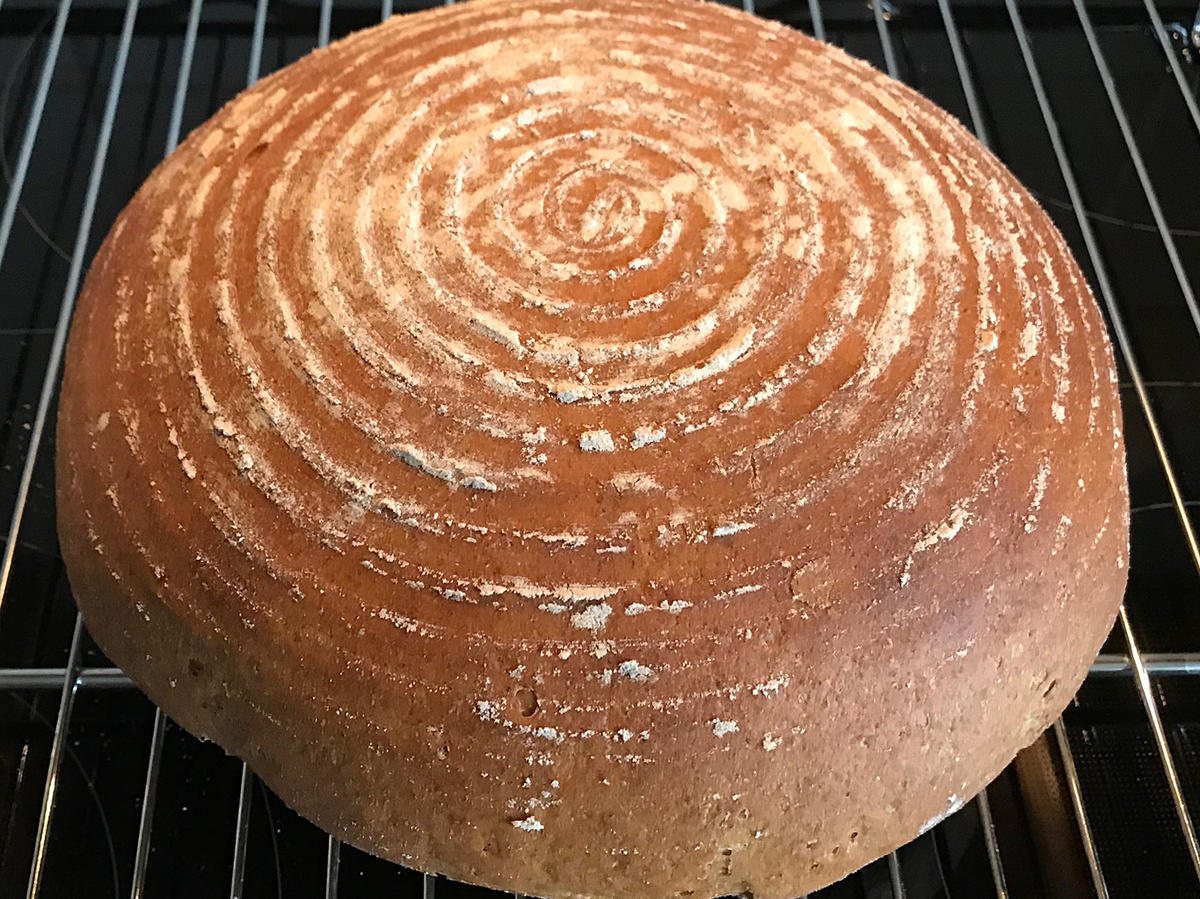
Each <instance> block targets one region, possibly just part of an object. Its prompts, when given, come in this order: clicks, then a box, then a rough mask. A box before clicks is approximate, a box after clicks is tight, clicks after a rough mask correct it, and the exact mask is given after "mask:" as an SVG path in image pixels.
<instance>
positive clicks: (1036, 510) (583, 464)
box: [58, 0, 1128, 899]
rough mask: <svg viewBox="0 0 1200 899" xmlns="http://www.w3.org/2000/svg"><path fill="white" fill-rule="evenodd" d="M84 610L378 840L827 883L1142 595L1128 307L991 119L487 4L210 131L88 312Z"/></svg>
mask: <svg viewBox="0 0 1200 899" xmlns="http://www.w3.org/2000/svg"><path fill="white" fill-rule="evenodd" d="M58 496H59V505H58V508H59V519H60V531H61V537H62V550H63V555H64V558H65V559H66V563H67V567H68V571H69V574H70V578H71V582H72V585H73V587H74V590H75V593H76V595H77V597H78V601H79V605H80V608H81V610H82V611H83V614H84V616H85V618H86V621H87V624H88V627H89V628H90V630H91V632H92V633H93V634H94V636H95V638H96V639H97V640H98V641H99V643H100V645H101V646H102V647H103V648H104V650H105V651H106V652H107V653H108V654H109V655H110V656H111V658H112V659H113V661H114V662H116V663H117V664H119V665H121V666H122V667H123V668H124V669H125V670H126V671H128V673H129V675H130V676H131V677H132V678H133V679H134V680H135V681H136V682H137V683H138V684H139V685H140V686H141V687H142V688H143V689H144V690H145V691H146V693H147V694H148V695H149V696H150V697H151V698H152V699H153V700H154V702H156V703H158V704H159V705H161V706H162V708H163V709H164V710H165V711H166V712H167V713H168V714H170V715H171V716H172V717H173V718H174V719H175V720H176V721H178V722H179V723H180V724H181V725H182V726H184V727H185V728H187V729H188V730H190V731H191V732H193V733H195V734H197V735H199V736H202V737H206V738H209V739H212V740H215V741H216V742H218V743H219V744H220V745H221V746H223V747H225V748H226V749H227V750H228V751H229V752H231V753H235V754H237V755H238V756H240V757H242V758H244V759H245V760H246V761H247V762H248V763H249V764H250V766H251V767H252V768H253V770H254V771H255V772H257V773H258V774H259V775H260V776H261V777H262V778H263V779H264V780H265V781H266V783H267V784H268V785H269V786H270V787H271V788H272V789H273V790H274V791H275V792H276V793H278V795H279V796H280V797H282V799H283V800H284V801H286V802H287V803H288V804H289V805H291V806H292V807H294V808H295V809H296V810H297V811H299V812H300V813H301V814H303V815H305V816H306V817H308V818H310V819H311V820H313V821H314V822H316V823H317V824H318V825H320V826H321V827H323V828H325V829H327V830H328V831H330V832H331V833H333V834H335V835H336V836H338V837H340V838H342V839H344V840H347V841H348V842H350V843H352V844H354V845H356V846H360V847H362V848H364V849H366V850H368V851H370V852H373V853H377V854H379V855H382V856H385V857H387V858H389V859H393V860H395V861H397V862H400V863H403V864H405V865H409V866H412V867H415V868H419V869H421V870H425V871H439V872H442V873H445V874H447V875H449V876H451V877H454V878H458V879H461V880H466V881H471V882H474V883H480V884H485V885H488V886H491V887H495V888H499V889H504V890H513V891H517V892H521V893H528V894H533V895H537V896H545V897H555V899H557V897H573V896H592V897H604V899H658V897H672V896H696V897H702V899H703V897H712V896H717V895H722V894H730V893H753V894H756V895H759V896H762V897H768V899H785V897H793V896H796V895H797V894H799V893H801V892H804V891H808V890H813V889H815V888H817V887H820V886H821V885H823V884H826V883H829V882H831V881H833V880H836V879H838V878H840V877H842V876H844V875H845V874H846V873H848V872H850V871H852V870H854V869H856V868H858V867H860V866H861V865H863V864H865V863H867V862H869V861H870V860H872V859H874V858H877V857H878V856H880V855H881V854H883V853H885V852H887V851H888V850H891V849H893V848H895V847H896V846H898V845H900V844H901V843H903V842H905V841H907V840H909V839H911V838H912V837H914V836H916V835H917V834H918V833H920V832H922V830H924V829H926V828H929V827H930V826H932V825H933V824H934V823H936V822H937V821H938V820H940V819H941V818H942V817H943V816H945V815H946V814H948V813H950V812H953V811H954V810H955V809H956V808H957V807H958V806H959V805H960V804H961V803H962V802H963V801H964V800H967V799H969V798H970V797H971V796H973V795H974V794H975V793H976V792H977V791H978V790H979V789H980V788H981V787H983V786H984V785H985V784H986V783H987V782H988V781H989V779H991V778H992V777H994V776H995V775H996V774H997V773H998V772H999V771H1000V770H1001V769H1002V768H1003V767H1004V765H1005V764H1006V763H1007V762H1008V761H1009V760H1010V759H1011V758H1012V757H1013V755H1014V753H1015V752H1016V751H1017V750H1018V749H1020V748H1021V747H1022V746H1025V745H1026V744H1028V743H1029V742H1030V741H1031V740H1033V739H1034V738H1035V737H1036V736H1037V735H1038V734H1039V733H1040V732H1041V731H1042V730H1043V729H1044V728H1045V727H1046V726H1047V724H1048V723H1049V722H1050V721H1051V720H1052V719H1053V718H1054V717H1055V716H1056V715H1057V714H1058V713H1059V712H1060V710H1061V709H1062V708H1063V706H1064V705H1065V704H1066V703H1067V701H1068V699H1069V698H1070V696H1071V695H1072V693H1073V692H1074V690H1075V689H1076V687H1077V686H1078V685H1079V683H1080V681H1081V679H1082V678H1083V676H1084V674H1085V672H1086V670H1087V667H1088V664H1089V662H1090V660H1091V659H1092V657H1093V656H1094V654H1095V653H1096V651H1097V649H1098V647H1099V646H1100V643H1101V641H1102V640H1103V638H1104V637H1105V635H1106V633H1107V632H1108V629H1109V627H1110V624H1111V622H1112V619H1113V616H1114V614H1115V612H1116V610H1117V607H1118V604H1119V602H1120V598H1121V593H1122V587H1123V584H1124V579H1125V576H1124V569H1125V563H1126V554H1127V541H1128V520H1127V501H1126V481H1125V471H1124V457H1123V447H1122V437H1121V429H1120V413H1119V408H1118V401H1117V391H1116V387H1115V383H1114V368H1113V360H1112V357H1111V352H1110V349H1109V345H1108V343H1107V340H1106V336H1105V330H1104V325H1103V322H1102V320H1101V318H1100V315H1099V313H1098V310H1097V307H1096V305H1095V303H1094V301H1093V299H1092V297H1091V295H1090V293H1089V291H1088V288H1087V286H1086V284H1085V282H1084V278H1083V276H1082V275H1081V274H1080V271H1079V268H1078V267H1077V266H1076V264H1075V263H1074V262H1073V261H1072V259H1071V257H1070V255H1069V253H1068V251H1067V248H1066V247H1065V245H1064V243H1063V241H1062V239H1061V238H1060V236H1059V235H1058V233H1057V232H1056V231H1055V229H1054V228H1053V226H1052V225H1051V223H1050V221H1049V220H1048V219H1047V217H1046V216H1045V215H1044V214H1043V213H1042V212H1041V210H1040V209H1039V208H1038V207H1037V206H1036V205H1035V203H1034V202H1033V201H1032V200H1031V199H1030V197H1029V195H1028V194H1027V193H1026V192H1025V191H1024V190H1023V189H1022V188H1021V187H1020V186H1019V185H1018V184H1017V183H1016V181H1015V180H1014V179H1013V177H1012V176H1011V175H1010V174H1009V173H1008V172H1006V171H1005V169H1004V168H1003V167H1002V166H1001V165H1000V164H999V163H998V162H997V161H996V160H995V159H994V158H993V157H992V156H991V155H990V154H989V153H988V152H987V151H986V150H985V149H984V148H983V147H981V146H980V145H979V144H978V143H977V142H976V141H974V140H973V139H972V138H971V137H970V136H969V135H968V134H967V133H966V132H965V131H964V130H963V129H962V128H961V127H960V126H959V125H958V124H957V123H956V122H955V121H953V120H952V119H951V118H949V117H948V116H947V115H946V114H945V113H943V112H941V111H939V110H938V109H936V108H935V107H934V106H932V105H931V104H930V103H929V102H927V101H926V100H924V99H922V98H921V97H919V96H918V95H916V94H915V93H913V92H912V91H910V90H908V89H907V88H905V87H904V86H902V85H900V84H898V83H896V82H895V81H892V80H890V79H888V78H886V77H884V76H883V75H881V74H879V73H878V72H876V71H874V70H872V69H871V68H869V67H868V66H867V65H865V64H863V63H861V62H858V61H855V60H853V59H851V58H849V57H847V56H846V55H844V54H843V53H841V52H840V51H838V50H836V49H833V48H831V47H828V46H825V45H822V44H819V43H817V42H815V41H813V40H811V39H809V38H807V37H805V36H803V35H801V34H799V33H796V32H794V31H791V30H788V29H787V28H784V27H782V26H779V25H775V24H771V23H768V22H764V21H760V20H757V19H754V18H752V17H750V16H747V15H744V14H742V13H740V12H735V11H732V10H730V9H727V8H725V7H722V6H718V5H715V4H702V3H695V2H690V0H688V2H666V0H621V2H617V3H611V2H603V3H601V2H587V0H570V2H562V0H476V2H471V3H467V4H462V5H456V6H453V7H448V8H445V9H437V10H435V11H430V12H423V13H420V14H416V15H411V16H404V17H400V18H395V19H392V20H390V21H388V22H387V23H386V24H383V25H381V26H379V27H376V28H371V29H368V30H366V31H363V32H360V33H357V34H355V35H352V36H351V37H349V38H347V39H345V40H343V41H341V42H339V43H336V44H334V45H333V46H331V47H330V48H328V49H327V50H321V51H318V52H315V53H313V54H312V55H310V56H308V57H307V58H305V59H303V60H302V61H300V62H298V63H296V64H295V65H292V66H290V67H288V68H286V69H284V70H282V71H280V72H278V73H276V74H274V75H272V76H270V77H268V78H266V79H264V80H263V81H262V82H260V83H259V84H258V85H257V86H255V87H254V88H252V89H250V90H248V91H246V92H245V93H243V94H241V95H240V96H238V97H237V98H236V99H235V100H233V101H232V102H231V103H229V104H228V105H227V106H226V107H225V108H224V109H222V110H221V111H220V112H219V113H218V114H217V115H216V116H214V117H213V118H212V119H211V120H210V121H209V122H207V123H206V124H204V125H203V126H201V127H200V128H198V129H197V130H196V131H195V132H194V133H193V134H192V135H191V136H190V137H189V138H188V139H187V140H186V141H185V142H184V144H183V145H182V146H181V147H180V148H179V150H178V151H177V152H176V153H174V154H173V155H172V156H171V157H170V158H169V159H167V160H166V161H165V162H164V163H163V164H162V165H161V166H160V167H159V168H158V169H157V170H156V171H155V172H154V173H153V175H152V176H151V177H150V178H149V180H148V181H147V182H146V184H145V185H144V186H143V187H142V188H141V190H140V191H139V192H138V194H137V195H136V197H135V198H134V199H133V201H132V202H131V203H130V204H129V206H128V207H127V208H126V209H125V210H124V212H123V213H122V214H121V215H120V217H119V218H118V220H117V222H116V224H115V225H114V227H113V228H112V231H111V232H110V233H109V235H108V237H107V239H106V240H105V242H104V245H103V247H102V248H101V250H100V251H99V255H98V256H97V258H96V260H95V263H94V264H93V266H92V269H91V272H90V274H89V275H88V278H87V282H86V286H85V288H84V290H83V292H82V294H81V296H80V299H79V305H78V309H77V312H76V314H75V319H74V323H73V330H72V334H71V340H70V347H69V355H68V362H67V367H66V373H65V380H64V384H63V392H62V401H61V410H60V415H59V421H58Z"/></svg>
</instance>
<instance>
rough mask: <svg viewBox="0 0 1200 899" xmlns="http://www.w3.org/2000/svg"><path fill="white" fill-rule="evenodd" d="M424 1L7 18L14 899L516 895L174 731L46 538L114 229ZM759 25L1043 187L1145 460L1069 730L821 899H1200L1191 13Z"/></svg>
mask: <svg viewBox="0 0 1200 899" xmlns="http://www.w3.org/2000/svg"><path fill="white" fill-rule="evenodd" d="M421 5H422V4H412V3H399V2H398V3H396V6H395V8H393V0H381V2H379V3H376V2H374V0H308V2H303V0H233V2H231V0H207V2H206V0H0V79H3V85H2V87H0V129H3V130H2V131H0V157H2V160H3V167H2V168H3V171H2V175H3V181H2V182H0V185H2V186H0V197H2V198H3V199H2V206H0V410H2V413H0V516H10V517H6V518H4V519H3V520H7V521H8V522H9V523H8V527H7V536H6V541H5V543H4V554H3V557H2V559H0V602H2V605H0V899H7V897H19V896H27V897H35V896H41V897H79V896H86V897H91V896H96V897H106V896H110V895H111V896H125V895H129V896H130V897H133V899H138V897H143V896H145V897H151V896H153V897H157V896H170V897H210V896H218V895H224V894H226V893H228V895H229V896H230V897H235V899H236V897H259V896H276V897H284V896H287V897H293V896H297V897H299V896H314V897H315V896H322V895H323V896H325V897H328V899H332V897H336V896H339V895H341V896H342V897H355V896H385V895H386V896H392V895H415V894H416V893H417V892H418V891H419V892H420V894H421V896H422V899H434V897H435V895H436V896H438V897H442V899H453V897H455V896H464V897H465V896H468V895H469V896H472V897H478V896H484V895H486V894H489V893H492V892H493V891H489V890H480V889H477V888H473V887H467V886H465V885H462V884H457V883H453V882H451V881H448V880H445V879H442V878H436V877H433V876H429V875H420V874H417V873H414V872H410V871H405V870H403V869H401V868H396V867H394V866H391V865H388V864H386V863H384V862H381V861H378V860H376V859H372V858H370V857H368V856H366V855H364V854H363V853H360V852H358V851H356V850H353V849H350V848H349V847H343V846H340V845H339V844H338V842H337V841H336V840H333V839H332V838H329V837H326V836H325V835H323V834H321V833H320V832H319V831H317V830H316V828H314V827H312V826H311V825H309V824H307V823H305V822H304V821H302V820H301V819H299V818H298V817H297V816H295V815H294V814H293V813H292V812H290V811H289V810H287V809H286V808H285V807H284V806H283V805H282V804H281V803H280V802H279V800H277V799H276V798H275V797H274V796H272V795H270V794H269V792H268V791H267V790H266V789H265V787H263V786H262V784H261V783H259V782H258V781H257V779H256V778H255V777H254V775H253V774H252V773H251V772H250V771H249V770H248V769H247V768H246V767H245V766H244V765H242V764H241V763H240V762H237V761H236V760H234V759H230V758H228V757H226V756H225V755H224V754H223V753H222V752H221V751H220V750H219V749H217V748H216V747H214V746H211V745H207V744H202V743H200V742H198V741H195V740H193V739H192V738H190V737H189V736H187V735H186V734H185V733H184V732H183V731H182V730H180V729H179V728H177V727H176V726H174V725H173V724H172V723H171V722H169V721H168V720H167V719H166V718H165V716H164V715H163V714H162V713H161V712H159V711H158V710H156V709H154V708H153V707H152V706H151V705H150V704H149V702H148V701H147V700H146V699H144V698H143V697H142V696H141V694H140V693H138V692H137V691H136V690H133V689H131V686H132V685H131V684H130V682H129V680H128V679H127V678H126V677H125V676H124V674H123V673H122V672H121V671H120V670H118V669H116V668H113V667H110V663H108V662H107V660H105V659H104V658H103V656H102V655H101V654H100V652H99V650H98V649H97V648H96V647H95V646H94V644H92V642H91V641H90V639H89V638H88V636H87V634H86V632H85V630H84V628H83V626H82V623H81V621H80V619H79V617H78V615H77V613H76V612H75V610H74V605H73V603H72V602H71V598H70V592H69V588H68V586H67V584H66V580H65V577H64V575H63V572H62V566H61V563H60V561H59V559H58V555H57V544H56V541H55V536H54V502H53V465H52V460H53V451H54V447H53V428H52V426H51V425H52V422H53V420H54V414H55V396H56V387H57V382H58V375H59V369H60V364H61V360H62V352H63V345H64V340H65V336H66V329H67V325H68V320H69V317H70V313H71V309H72V305H73V303H74V300H75V296H76V292H77V289H78V287H79V283H80V279H81V275H82V273H83V272H84V269H85V266H86V264H87V262H88V260H89V258H90V255H91V253H92V252H93V251H94V249H95V247H96V244H97V242H98V240H99V238H100V237H101V236H102V235H103V233H104V231H105V230H106V228H107V227H108V225H109V223H110V222H111V221H112V219H113V217H114V216H115V214H116V212H117V211H118V210H119V209H120V207H121V206H122V205H123V204H124V202H125V201H126V200H127V199H128V198H129V197H130V196H131V195H132V192H133V190H134V189H135V188H136V186H137V185H138V183H140V181H141V180H142V179H143V178H144V177H145V176H146V174H148V172H149V169H150V168H151V167H152V166H153V165H154V164H155V163H156V162H157V161H158V159H159V158H160V157H161V155H162V154H163V153H168V152H170V151H171V150H172V149H173V148H174V147H175V145H176V143H177V142H178V140H179V138H180V135H181V134H182V133H184V130H185V129H187V128H190V127H194V126H195V125H196V124H199V122H201V121H202V120H203V119H204V118H206V117H207V116H208V115H209V114H211V113H212V112H213V111H215V109H216V108H217V107H218V106H219V105H220V103H222V102H223V101H224V100H226V99H228V98H229V97H230V96H232V95H233V94H234V93H236V91H237V90H239V89H240V88H241V87H242V86H244V85H246V84H251V83H253V82H254V81H256V80H257V79H258V78H259V76H260V75H262V74H263V73H265V72H267V71H270V70H271V69H273V68H275V67H277V66H279V65H284V64H286V63H288V62H291V61H293V60H294V59H296V58H299V57H300V56H301V55H303V54H304V53H306V52H307V51H308V50H310V49H312V47H314V46H320V45H323V44H325V43H327V42H328V41H329V40H330V39H331V37H335V36H337V35H341V34H344V33H347V32H349V31H352V30H354V29H356V28H360V27H363V26H365V25H368V24H371V23H372V22H374V21H378V20H379V18H380V17H384V18H386V17H387V16H389V15H392V14H393V13H399V12H406V11H409V10H411V9H415V8H419V6H421ZM424 5H429V4H424ZM735 5H736V4H735ZM742 5H743V6H744V7H745V8H746V9H747V10H748V11H750V12H755V13H757V14H759V15H763V16H766V17H769V18H774V19H779V20H781V21H785V22H788V23H789V24H792V25H795V26H797V27H800V28H804V29H806V30H808V31H809V32H810V33H812V34H814V35H815V36H816V37H818V38H819V39H822V40H829V41H832V42H834V43H838V44H841V45H842V46H844V47H845V48H846V49H847V50H849V51H850V52H852V53H854V54H856V55H859V56H862V57H864V58H866V59H868V60H869V61H871V62H872V63H874V64H875V65H877V66H879V67H880V68H882V69H884V70H886V71H887V72H888V73H889V74H891V75H893V76H894V77H897V78H900V79H902V80H905V81H907V82H908V83H909V84H911V85H912V86H914V87H916V88H917V89H918V90H920V91H922V92H924V93H925V94H927V95H928V96H929V97H931V98H932V99H933V100H934V101H936V102H938V103H939V104H941V105H942V106H944V107H946V108H947V109H949V110H950V111H951V112H953V113H954V114H956V115H958V116H959V117H960V118H961V119H962V120H963V121H964V122H965V123H966V124H967V125H969V126H970V127H971V128H972V129H973V130H974V132H975V133H976V134H977V135H978V137H979V139H980V140H981V141H983V142H984V143H985V144H987V145H988V146H989V147H991V148H992V149H993V150H994V151H996V152H997V153H998V155H1000V157H1001V158H1002V159H1004V161H1005V162H1006V163H1007V164H1008V165H1009V166H1010V168H1012V169H1013V170H1014V171H1015V172H1016V173H1017V175H1018V177H1020V178H1021V179H1022V180H1023V181H1024V183H1026V185H1028V186H1029V187H1030V189H1031V190H1033V191H1034V193H1035V195H1036V196H1037V197H1038V199H1039V201H1040V202H1041V203H1042V204H1043V205H1044V206H1045V207H1046V209H1047V210H1048V211H1049V212H1050V213H1051V215H1052V216H1053V217H1054V218H1055V220H1056V221H1057V223H1058V225H1059V227H1060V228H1061V229H1062V230H1063V232H1064V234H1065V235H1066V236H1067V238H1068V240H1069V241H1070V243H1071V244H1072V246H1073V248H1074V250H1075V252H1076V255H1077V257H1078V258H1079V260H1080V262H1081V264H1082V265H1083V266H1084V268H1085V270H1086V271H1087V274H1088V276H1089V278H1090V280H1091V282H1092V284H1093V286H1094V288H1095V290H1096V294H1097V297H1098V299H1099V300H1100V301H1101V303H1102V306H1103V308H1104V311H1105V313H1106V316H1107V320H1108V324H1109V326H1110V330H1111V333H1112V336H1113V338H1114V342H1115V345H1116V348H1117V352H1118V357H1119V365H1120V370H1121V393H1122V400H1123V402H1124V407H1125V417H1126V431H1127V440H1128V444H1129V453H1130V459H1129V462H1130V475H1131V488H1132V495H1133V502H1134V508H1133V513H1134V514H1133V537H1132V542H1133V549H1132V563H1131V569H1130V584H1129V590H1128V593H1127V596H1126V604H1125V607H1124V608H1122V610H1121V614H1120V617H1119V619H1118V622H1117V626H1116V628H1115V629H1114V632H1113V634H1112V635H1111V637H1110V639H1109V642H1108V644H1107V645H1106V647H1105V649H1104V652H1103V653H1102V654H1101V655H1100V657H1099V658H1098V659H1097V660H1096V662H1095V664H1094V665H1093V667H1092V674H1091V676H1090V677H1089V678H1088V680H1087V682H1086V683H1085V684H1084V686H1083V688H1082V689H1081V690H1080V692H1079V694H1078V696H1077V697H1076V698H1075V700H1074V702H1073V703H1072V705H1071V707H1070V708H1069V709H1068V710H1067V713H1066V714H1065V715H1064V717H1063V718H1062V719H1060V720H1059V721H1057V722H1055V724H1054V726H1053V727H1052V729H1051V730H1050V731H1049V732H1048V734H1047V735H1046V736H1045V737H1043V739H1042V740H1041V741H1040V742H1039V743H1037V744H1035V745H1034V746H1033V747H1031V748H1030V749H1029V750H1027V751H1026V752H1024V753H1022V755H1021V756H1019V757H1018V759H1017V761H1016V762H1014V764H1013V765H1011V766H1010V767H1009V769H1008V770H1007V771H1005V772H1004V774H1003V775H1001V777H1000V778H998V779H997V780H996V781H995V782H994V783H993V784H992V786H991V787H989V788H988V789H987V790H986V791H984V792H983V793H981V794H980V795H979V796H978V797H977V798H976V799H975V801H974V802H972V803H970V804H969V805H968V806H967V807H966V808H964V809H963V810H962V811H960V812H958V813H957V814H956V815H954V816H952V817H951V818H950V819H948V820H947V821H945V822H943V823H942V824H941V825H939V826H938V827H937V828H935V829H934V830H932V831H930V832H929V833H927V834H925V835H923V836H922V837H920V838H919V839H918V840H916V841H914V842H913V843H911V844H909V845H908V846H905V847H903V848H902V849H900V850H898V851H897V852H895V853H892V854H891V855H890V856H889V857H887V858H886V859H883V860H881V861H879V862H877V863H875V864H873V865H870V866H868V867H867V868H866V869H864V870H863V871H861V872H859V873H858V874H856V875H854V876H853V877H851V878H848V879H847V880H845V881H843V882H842V883H840V884H836V885H834V886H832V887H829V888H827V889H826V890H823V891H821V893H820V895H821V896H823V897H851V896H854V897H887V896H892V897H905V896H911V897H918V896H919V897H950V896H968V897H975V896H987V895H996V896H998V897H1001V899H1005V897H1008V896H1045V895H1049V896H1080V895H1087V894H1088V893H1089V892H1091V891H1094V892H1095V893H1096V894H1098V895H1099V896H1102V897H1108V896H1139V897H1141V896H1172V897H1174V896H1190V895H1200V842H1198V840H1197V831H1196V824H1195V820H1196V819H1197V816H1200V678H1194V677H1189V676H1188V675H1196V674H1200V544H1198V542H1197V521H1196V512H1195V510H1196V508H1197V507H1200V306H1198V304H1197V299H1196V296H1195V293H1194V289H1193V283H1194V281H1195V279H1196V278H1197V276H1198V274H1200V240H1198V238H1200V203H1197V202H1196V201H1197V200H1198V199H1200V165H1197V164H1196V162H1197V160H1200V156H1198V155H1197V154H1198V151H1200V109H1198V107H1197V100H1196V90H1197V82H1198V81H1200V67H1197V65H1196V63H1195V60H1196V53H1197V47H1200V29H1197V28H1194V27H1193V23H1194V22H1195V21H1197V16H1196V10H1195V8H1194V6H1193V7H1190V8H1189V7H1182V6H1179V7H1162V8H1160V7H1159V6H1158V5H1157V3H1156V0H1141V2H1140V3H1139V2H1137V0H1021V2H1018V0H921V2H916V0H874V2H873V3H866V2H862V0H799V2H786V0H758V3H757V9H756V8H755V6H756V4H755V2H754V0H744V2H743V3H742ZM1181 23H1182V24H1181ZM1194 38H1197V40H1195V41H1194V40H1193V39H1194ZM1046 626H1047V627H1054V626H1056V624H1055V622H1053V621H1047V622H1046ZM494 895H502V894H494Z"/></svg>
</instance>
